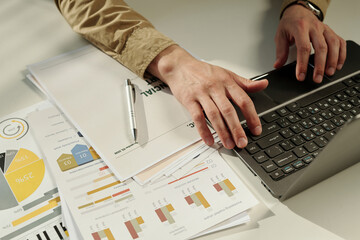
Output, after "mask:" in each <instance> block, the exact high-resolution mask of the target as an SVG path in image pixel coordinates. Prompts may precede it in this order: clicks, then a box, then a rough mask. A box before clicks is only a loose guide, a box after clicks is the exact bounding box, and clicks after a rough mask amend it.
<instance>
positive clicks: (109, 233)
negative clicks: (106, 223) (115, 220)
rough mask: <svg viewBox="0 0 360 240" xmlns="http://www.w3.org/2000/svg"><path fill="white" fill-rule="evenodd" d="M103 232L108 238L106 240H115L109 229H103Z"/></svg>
mask: <svg viewBox="0 0 360 240" xmlns="http://www.w3.org/2000/svg"><path fill="white" fill-rule="evenodd" d="M104 232H105V235H106V237H107V238H108V240H115V238H114V236H113V234H112V233H111V231H110V229H109V228H107V229H105V230H104Z"/></svg>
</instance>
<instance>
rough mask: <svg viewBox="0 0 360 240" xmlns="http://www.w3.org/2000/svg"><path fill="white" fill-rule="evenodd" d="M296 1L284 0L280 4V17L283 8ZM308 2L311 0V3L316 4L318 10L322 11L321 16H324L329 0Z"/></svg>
mask: <svg viewBox="0 0 360 240" xmlns="http://www.w3.org/2000/svg"><path fill="white" fill-rule="evenodd" d="M296 2H297V0H284V1H283V3H282V5H281V11H280V18H281V17H282V15H283V13H284V11H285V9H286V8H288V7H290V6H291V5H293V4H294V3H296ZM309 2H311V3H312V4H314V5H315V6H317V7H318V8H319V9H320V11H321V12H322V15H323V18H325V15H326V10H327V8H328V7H329V4H330V0H311V1H309Z"/></svg>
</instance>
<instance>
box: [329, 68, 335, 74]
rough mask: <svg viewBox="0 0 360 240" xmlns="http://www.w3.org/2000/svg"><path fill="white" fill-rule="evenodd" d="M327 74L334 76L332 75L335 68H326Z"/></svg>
mask: <svg viewBox="0 0 360 240" xmlns="http://www.w3.org/2000/svg"><path fill="white" fill-rule="evenodd" d="M328 73H329V75H334V73H335V68H333V67H329V68H328Z"/></svg>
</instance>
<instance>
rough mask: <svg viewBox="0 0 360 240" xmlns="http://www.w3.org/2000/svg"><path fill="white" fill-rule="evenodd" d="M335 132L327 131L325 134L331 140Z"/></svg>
mask: <svg viewBox="0 0 360 240" xmlns="http://www.w3.org/2000/svg"><path fill="white" fill-rule="evenodd" d="M335 134H336V133H335V132H327V133H325V134H324V137H325V138H326V140H328V141H330V140H331V139H332V138H333V137H334V136H335Z"/></svg>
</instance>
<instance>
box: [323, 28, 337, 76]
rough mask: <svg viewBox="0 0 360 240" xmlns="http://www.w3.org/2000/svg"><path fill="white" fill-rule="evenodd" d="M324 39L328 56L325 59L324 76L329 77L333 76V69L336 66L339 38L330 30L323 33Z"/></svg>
mask: <svg viewBox="0 0 360 240" xmlns="http://www.w3.org/2000/svg"><path fill="white" fill-rule="evenodd" d="M324 37H325V41H326V44H327V46H328V54H327V59H326V74H327V75H329V76H332V75H334V73H335V69H336V67H337V65H338V59H339V52H340V40H339V37H338V36H337V35H336V34H335V33H334V32H333V31H332V30H331V29H327V30H325V31H324Z"/></svg>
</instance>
